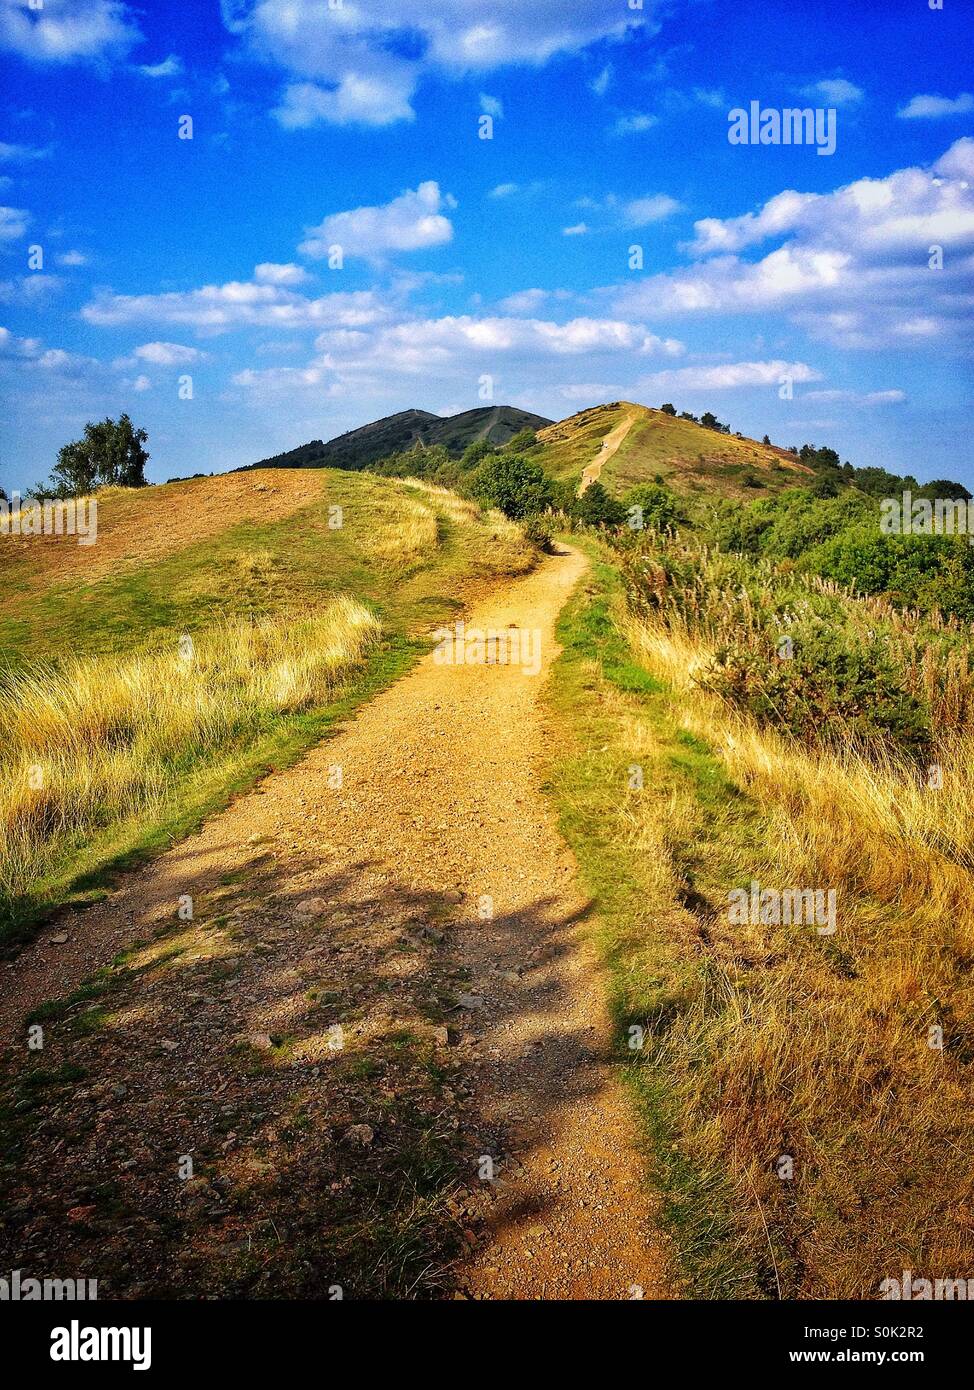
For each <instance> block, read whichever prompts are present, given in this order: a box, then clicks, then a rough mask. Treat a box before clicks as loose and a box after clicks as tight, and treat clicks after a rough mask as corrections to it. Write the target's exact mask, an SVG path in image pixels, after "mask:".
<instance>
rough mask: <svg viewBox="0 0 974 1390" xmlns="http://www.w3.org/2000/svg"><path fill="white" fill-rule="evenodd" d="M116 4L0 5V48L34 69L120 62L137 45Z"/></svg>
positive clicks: (90, 0) (56, 0) (67, 0)
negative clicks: (37, 66) (35, 66)
mask: <svg viewBox="0 0 974 1390" xmlns="http://www.w3.org/2000/svg"><path fill="white" fill-rule="evenodd" d="M141 37H142V35H141V33H140V32H139V29H138V26H137V25H136V23H135V21H134V19H133V17H132V12H131V11H130V10H129V8H128V6H127V5H124V4H122V3H121V0H45V3H44V5H43V7H41V8H39V9H29V8H28V7H27V5H25V4H24V3H23V0H0V48H3V49H8V50H9V51H11V52H13V53H17V54H19V55H20V57H22V58H27V59H29V60H30V61H32V62H36V63H65V64H66V63H74V62H87V61H92V60H95V59H106V58H114V57H121V56H122V55H124V54H125V53H127V52H128V50H129V49H130V48H131V47H132V45H133V44H134V43H136V42H138V41H139V40H140V39H141Z"/></svg>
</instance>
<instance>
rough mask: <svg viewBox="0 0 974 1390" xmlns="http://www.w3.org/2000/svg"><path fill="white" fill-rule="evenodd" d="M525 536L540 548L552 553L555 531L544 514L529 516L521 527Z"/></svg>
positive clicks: (547, 553)
mask: <svg viewBox="0 0 974 1390" xmlns="http://www.w3.org/2000/svg"><path fill="white" fill-rule="evenodd" d="M521 529H522V530H523V531H524V535H525V538H526V539H527V540H529V541H530V542H531V544H532V545H533V546H536V547H537V549H538V550H541V551H543V552H544V553H545V554H546V555H550V554H551V551H552V541H553V539H554V533H553V531H552V527H551V522H550V521H548V519H547V518H546V517H543V516H529V517H528V518H527V520H526V521H525V522H524V523H523V526H522V528H521Z"/></svg>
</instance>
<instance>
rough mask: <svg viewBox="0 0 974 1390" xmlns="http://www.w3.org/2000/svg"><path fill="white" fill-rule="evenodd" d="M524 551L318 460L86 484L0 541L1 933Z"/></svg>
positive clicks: (327, 707) (516, 566) (453, 515)
mask: <svg viewBox="0 0 974 1390" xmlns="http://www.w3.org/2000/svg"><path fill="white" fill-rule="evenodd" d="M535 559H536V552H535V551H534V550H533V548H532V547H531V546H529V545H528V544H527V542H526V541H525V539H524V537H523V535H522V534H521V532H520V530H519V529H518V528H517V527H516V526H515V525H514V524H513V523H512V522H509V521H507V520H506V519H505V518H504V517H502V516H500V515H499V514H497V513H489V514H488V513H483V512H482V511H481V510H480V508H479V507H477V506H476V505H474V504H473V503H469V502H463V501H461V500H460V499H459V498H457V497H455V496H454V495H452V494H450V493H447V492H444V491H442V490H440V489H437V488H430V487H426V486H423V485H420V484H416V483H413V484H407V483H404V482H401V481H399V480H396V479H386V478H375V477H372V476H371V475H368V474H361V475H360V474H355V473H339V472H333V471H332V470H329V469H322V470H318V471H316V472H315V473H314V474H301V473H294V472H287V471H277V472H273V471H267V472H264V473H259V474H253V473H250V474H247V475H245V476H241V475H237V476H235V477H232V478H208V479H199V480H194V481H192V482H186V483H177V484H169V485H167V486H162V487H152V488H145V489H140V490H138V491H128V490H120V489H119V490H113V491H112V492H110V493H107V494H106V495H103V496H102V497H100V498H99V516H98V540H97V543H96V544H95V545H93V546H91V547H88V548H85V547H79V546H77V545H76V544H75V543H74V540H73V538H70V537H61V538H51V539H43V538H34V537H21V538H9V539H8V543H7V544H6V545H5V546H4V547H3V550H2V555H0V650H2V653H3V669H2V671H0V735H2V737H3V740H4V749H5V755H6V756H5V760H4V764H3V767H2V768H0V941H2V940H3V938H4V936H5V935H10V934H13V935H17V934H18V933H19V932H20V929H21V927H24V926H26V925H29V923H30V922H31V921H32V920H33V919H34V918H35V917H36V916H37V914H38V912H43V911H44V910H47V909H49V908H51V907H54V906H57V905H59V904H60V903H62V902H64V901H67V900H68V899H70V898H71V897H72V896H73V895H74V894H75V892H76V890H78V889H80V890H81V893H82V896H84V894H85V893H86V892H87V891H88V890H89V889H90V888H91V887H92V884H93V882H94V881H95V880H96V879H98V878H99V876H100V874H101V872H102V870H103V869H104V868H105V867H107V866H108V865H110V864H111V863H113V862H116V861H118V860H119V858H120V857H126V856H129V855H131V854H132V853H136V852H141V851H142V850H144V849H145V848H147V847H157V846H158V845H159V844H160V843H161V842H167V841H170V840H171V839H172V838H177V837H178V835H179V834H181V833H184V831H185V829H186V827H187V826H191V825H193V824H195V823H196V821H197V820H198V817H199V815H200V814H203V813H205V812H206V811H207V810H209V809H212V808H213V807H215V806H219V805H220V804H222V802H223V800H224V798H225V796H226V794H227V793H228V792H229V791H230V790H231V789H233V788H234V787H237V786H240V785H244V784H246V783H247V782H248V781H249V780H251V779H252V778H253V777H254V776H256V775H259V772H260V770H261V768H262V767H263V766H265V765H266V763H267V761H268V760H269V759H271V760H274V759H277V758H281V757H284V759H285V760H287V758H288V757H291V756H293V755H295V754H296V753H297V752H299V751H301V750H302V749H303V748H304V747H307V746H308V744H309V743H310V742H313V741H315V740H316V739H318V738H320V737H321V736H322V734H323V733H324V732H326V731H327V728H328V727H329V723H330V720H331V719H332V718H333V716H334V709H335V708H337V706H338V705H340V704H342V702H344V701H347V700H353V701H354V700H355V699H361V698H364V696H365V694H366V693H367V692H368V690H369V688H376V687H378V686H381V685H383V684H385V683H386V682H387V681H389V680H391V679H393V678H394V677H395V676H396V675H398V674H399V673H400V672H401V671H402V670H404V669H405V668H406V667H407V666H408V665H409V664H410V663H411V662H412V660H414V659H415V657H416V655H418V653H419V651H420V650H421V649H422V648H423V647H424V646H425V643H426V639H427V636H428V634H429V632H430V631H431V629H432V628H433V627H434V626H435V625H436V624H437V622H444V621H448V620H450V619H451V618H452V617H453V616H454V615H455V614H456V612H457V611H458V609H459V608H460V606H461V605H462V604H463V603H464V602H465V601H467V600H468V599H470V598H473V597H476V596H479V595H480V594H481V593H482V592H483V590H484V589H485V588H486V587H489V586H490V584H491V582H492V581H495V580H496V579H498V578H501V577H507V576H510V575H515V574H522V573H525V572H526V571H527V570H529V569H531V568H532V566H533V564H534V562H535Z"/></svg>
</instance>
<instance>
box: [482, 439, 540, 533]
mask: <svg viewBox="0 0 974 1390" xmlns="http://www.w3.org/2000/svg"><path fill="white" fill-rule="evenodd" d="M473 494H474V496H475V497H477V498H479V499H480V501H481V502H485V503H487V505H488V506H491V507H499V508H500V509H501V511H502V512H503V513H504V515H505V516H509V517H513V518H514V520H516V521H517V520H520V518H521V517H525V516H534V515H536V514H537V513H538V512H543V511H546V510H547V508H548V507H550V506H551V504H552V501H553V500H554V492H553V489H552V486H551V479H550V478H548V477H547V475H546V474H545V472H544V470H543V469H542V467H541V465H540V464H538V463H535V462H533V460H531V459H526V458H524V457H523V455H521V454H492V455H491V456H490V458H488V459H485V461H484V462H483V463H482V464H481V465H480V467H479V468H478V469H477V472H476V473H475V474H474V477H473Z"/></svg>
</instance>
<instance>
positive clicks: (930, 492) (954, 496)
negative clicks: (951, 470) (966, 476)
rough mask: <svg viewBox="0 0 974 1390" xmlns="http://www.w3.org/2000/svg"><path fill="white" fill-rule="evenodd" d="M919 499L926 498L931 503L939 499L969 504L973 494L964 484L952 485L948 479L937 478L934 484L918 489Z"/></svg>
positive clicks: (927, 484)
mask: <svg viewBox="0 0 974 1390" xmlns="http://www.w3.org/2000/svg"><path fill="white" fill-rule="evenodd" d="M916 496H917V497H926V498H928V499H929V500H930V501H931V502H935V501H936V500H937V498H938V497H942V498H944V499H945V500H950V501H952V502H969V501H970V500H971V494H970V493H969V492H968V491H967V488H966V487H965V486H964V484H963V483H952V482H949V481H948V480H947V479H946V478H937V479H936V480H935V481H934V482H932V483H924V484H923V487H921V488H918V489H917V492H916Z"/></svg>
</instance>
